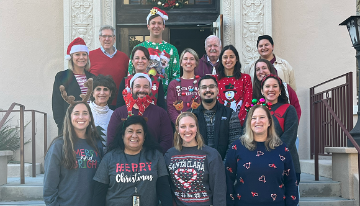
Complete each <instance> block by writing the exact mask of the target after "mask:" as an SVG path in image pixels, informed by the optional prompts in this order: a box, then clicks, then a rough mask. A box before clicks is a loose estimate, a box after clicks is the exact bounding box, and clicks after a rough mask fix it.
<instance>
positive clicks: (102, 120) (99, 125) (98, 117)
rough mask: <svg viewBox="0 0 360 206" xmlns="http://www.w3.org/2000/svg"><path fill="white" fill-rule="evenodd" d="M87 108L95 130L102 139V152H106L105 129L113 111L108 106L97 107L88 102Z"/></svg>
mask: <svg viewBox="0 0 360 206" xmlns="http://www.w3.org/2000/svg"><path fill="white" fill-rule="evenodd" d="M89 106H90V108H91V112H92V115H93V117H94V123H95V127H96V130H97V132H98V134H99V135H101V137H102V138H103V141H102V143H103V149H104V152H106V150H107V149H106V140H107V136H106V134H107V128H108V125H109V122H110V118H111V115H112V114H113V112H114V111H113V110H111V109H110V108H109V106H108V105H106V106H98V105H97V104H95V103H94V102H90V104H89Z"/></svg>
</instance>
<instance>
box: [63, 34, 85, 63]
mask: <svg viewBox="0 0 360 206" xmlns="http://www.w3.org/2000/svg"><path fill="white" fill-rule="evenodd" d="M81 51H83V52H86V53H87V54H88V55H89V49H88V48H87V46H86V44H85V41H84V39H82V38H80V37H77V38H76V39H74V40H73V41H72V42H71V43H70V44H69V46H68V48H67V52H66V56H65V59H66V60H70V59H71V56H70V54H73V53H75V52H81Z"/></svg>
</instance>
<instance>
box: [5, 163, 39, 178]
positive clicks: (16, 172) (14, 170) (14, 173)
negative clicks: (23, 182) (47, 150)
mask: <svg viewBox="0 0 360 206" xmlns="http://www.w3.org/2000/svg"><path fill="white" fill-rule="evenodd" d="M40 167H41V163H36V174H37V175H38V174H40ZM7 171H8V177H20V164H8V165H7ZM24 172H25V177H31V176H32V164H31V163H25V164H24Z"/></svg>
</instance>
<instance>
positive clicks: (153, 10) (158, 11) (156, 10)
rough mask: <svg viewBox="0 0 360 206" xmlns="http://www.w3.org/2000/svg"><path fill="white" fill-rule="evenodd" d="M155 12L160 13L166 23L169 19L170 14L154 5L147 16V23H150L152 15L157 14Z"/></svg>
mask: <svg viewBox="0 0 360 206" xmlns="http://www.w3.org/2000/svg"><path fill="white" fill-rule="evenodd" d="M155 14H158V15H159V16H161V18H162V19H163V20H164V24H165V21H167V20H168V19H169V16H168V14H167V13H166V12H165V11H163V10H161V9H159V8H157V7H153V8H152V9H151V10H150V13H149V14H148V16H147V17H146V23H147V24H149V18H150V17H151V16H152V15H155Z"/></svg>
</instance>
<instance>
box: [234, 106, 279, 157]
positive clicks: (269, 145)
mask: <svg viewBox="0 0 360 206" xmlns="http://www.w3.org/2000/svg"><path fill="white" fill-rule="evenodd" d="M258 108H260V109H263V110H264V111H265V112H266V116H267V118H268V119H269V123H270V126H269V127H268V129H267V138H266V141H265V147H266V149H267V150H269V151H270V150H272V149H275V148H276V147H278V146H280V145H282V141H281V140H280V138H279V136H278V135H277V134H276V131H275V126H274V121H273V118H272V116H271V114H270V111H269V109H268V108H267V107H266V106H264V105H261V104H257V105H255V106H253V107H251V109H250V110H249V113H248V116H247V119H246V123H245V134H244V135H243V136H241V137H240V140H241V143H242V144H243V145H244V147H246V148H247V149H248V150H250V151H253V150H255V149H256V142H255V140H254V133H253V131H252V129H251V119H252V116H253V114H254V111H255V110H256V109H258Z"/></svg>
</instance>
